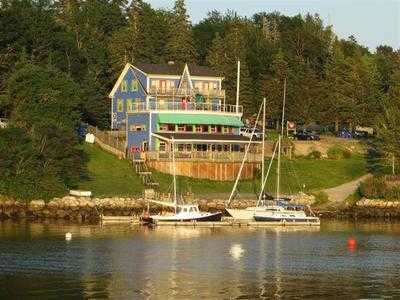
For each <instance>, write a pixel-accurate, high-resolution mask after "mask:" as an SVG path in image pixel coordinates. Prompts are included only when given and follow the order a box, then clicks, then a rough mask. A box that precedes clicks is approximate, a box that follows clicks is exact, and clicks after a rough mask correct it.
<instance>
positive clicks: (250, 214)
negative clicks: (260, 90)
mask: <svg viewBox="0 0 400 300" xmlns="http://www.w3.org/2000/svg"><path fill="white" fill-rule="evenodd" d="M265 109H266V100H265V98H264V99H263V103H262V106H261V107H260V110H259V112H258V114H257V118H256V122H255V125H254V127H253V129H252V134H251V136H250V140H249V143H248V144H247V147H246V150H245V153H244V157H243V160H242V164H241V166H240V168H239V172H238V175H237V177H236V181H235V184H234V186H233V188H232V192H231V194H230V196H229V199H228V201H227V203H226V208H225V210H226V211H227V212H228V213H229V214H230V215H231V216H232V217H233V219H234V220H237V221H254V213H255V212H257V211H264V210H266V209H270V208H271V206H270V205H268V202H267V201H266V200H265V199H264V197H263V196H264V195H265V194H264V193H263V191H264V189H261V192H260V195H259V199H258V201H257V205H256V206H253V207H247V208H245V209H236V208H230V204H231V203H232V200H233V197H234V195H235V192H236V189H237V185H238V182H239V179H240V176H241V172H242V169H243V166H244V163H245V161H246V158H247V154H248V151H249V148H250V145H251V142H252V139H253V137H254V132H255V129H256V126H257V123H258V120H259V118H260V112H261V110H262V111H263V134H262V155H261V156H262V157H263V158H264V151H265ZM275 152H276V147H275V149H274V153H273V157H274V156H275ZM271 164H272V159H271V161H270V167H269V168H268V173H269V170H270V169H271ZM264 170H265V161H264V159H262V163H261V177H262V179H261V181H262V182H264V173H265V172H264ZM268 173H267V174H268Z"/></svg>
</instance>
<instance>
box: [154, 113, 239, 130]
mask: <svg viewBox="0 0 400 300" xmlns="http://www.w3.org/2000/svg"><path fill="white" fill-rule="evenodd" d="M158 123H163V124H189V125H196V124H202V125H223V126H233V127H242V126H244V125H243V123H242V121H241V120H240V119H239V118H238V117H234V116H226V115H217V114H215V115H214V114H181V113H177V114H174V113H165V114H158Z"/></svg>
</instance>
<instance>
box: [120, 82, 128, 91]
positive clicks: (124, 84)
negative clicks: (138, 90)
mask: <svg viewBox="0 0 400 300" xmlns="http://www.w3.org/2000/svg"><path fill="white" fill-rule="evenodd" d="M121 91H122V92H124V93H126V92H127V91H128V83H127V82H126V80H122V82H121Z"/></svg>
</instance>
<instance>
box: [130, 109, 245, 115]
mask: <svg viewBox="0 0 400 300" xmlns="http://www.w3.org/2000/svg"><path fill="white" fill-rule="evenodd" d="M150 111H151V112H153V113H157V114H163V113H166V114H177V113H184V114H193V115H197V114H206V115H227V116H234V117H241V116H242V115H243V113H236V112H224V111H221V112H219V111H208V110H204V111H202V110H156V109H148V110H142V111H131V112H128V114H129V115H132V114H144V113H147V112H150Z"/></svg>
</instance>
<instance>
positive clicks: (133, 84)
mask: <svg viewBox="0 0 400 300" xmlns="http://www.w3.org/2000/svg"><path fill="white" fill-rule="evenodd" d="M131 87H132V92H137V90H138V89H139V83H138V81H137V80H136V79H133V80H132V81H131Z"/></svg>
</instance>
